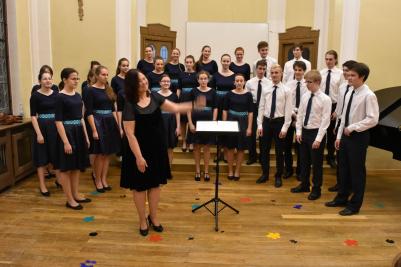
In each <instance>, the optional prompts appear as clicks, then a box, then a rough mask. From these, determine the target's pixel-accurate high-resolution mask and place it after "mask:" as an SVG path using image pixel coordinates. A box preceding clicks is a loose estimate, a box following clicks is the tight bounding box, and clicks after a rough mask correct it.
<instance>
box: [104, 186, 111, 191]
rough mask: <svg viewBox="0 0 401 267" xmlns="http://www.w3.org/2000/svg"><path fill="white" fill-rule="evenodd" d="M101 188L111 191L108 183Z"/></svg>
mask: <svg viewBox="0 0 401 267" xmlns="http://www.w3.org/2000/svg"><path fill="white" fill-rule="evenodd" d="M103 189H104V190H106V191H111V189H112V188H111V186H110V185H108V186H103Z"/></svg>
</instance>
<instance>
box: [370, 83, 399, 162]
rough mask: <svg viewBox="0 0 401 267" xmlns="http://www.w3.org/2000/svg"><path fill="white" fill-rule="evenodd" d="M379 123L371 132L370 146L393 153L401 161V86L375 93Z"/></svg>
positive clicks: (394, 157)
mask: <svg viewBox="0 0 401 267" xmlns="http://www.w3.org/2000/svg"><path fill="white" fill-rule="evenodd" d="M375 94H376V96H377V101H378V102H379V111H380V116H379V123H378V125H376V127H374V128H372V129H371V130H370V145H371V146H374V147H377V148H381V149H384V150H387V151H390V152H392V153H393V159H397V160H401V86H397V87H390V88H385V89H381V90H378V91H375Z"/></svg>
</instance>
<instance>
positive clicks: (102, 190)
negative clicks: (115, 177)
mask: <svg viewBox="0 0 401 267" xmlns="http://www.w3.org/2000/svg"><path fill="white" fill-rule="evenodd" d="M96 191H97V192H99V193H105V192H106V190H104V188H97V187H96Z"/></svg>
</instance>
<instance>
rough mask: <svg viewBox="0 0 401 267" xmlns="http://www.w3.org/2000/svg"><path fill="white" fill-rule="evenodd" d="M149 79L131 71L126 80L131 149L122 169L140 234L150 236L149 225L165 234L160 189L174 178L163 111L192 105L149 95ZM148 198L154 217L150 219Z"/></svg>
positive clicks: (126, 119)
mask: <svg viewBox="0 0 401 267" xmlns="http://www.w3.org/2000/svg"><path fill="white" fill-rule="evenodd" d="M148 88H149V83H148V80H147V79H146V77H145V76H144V75H143V74H142V73H141V72H138V71H137V70H129V71H128V73H127V76H126V80H125V93H126V102H125V105H124V112H123V124H124V131H125V133H126V135H127V139H128V146H124V148H123V150H124V152H123V160H122V166H121V182H120V185H121V187H124V188H129V189H131V190H133V197H134V202H135V205H136V208H137V211H138V216H139V224H140V226H139V232H140V234H141V235H143V236H146V235H147V234H148V230H149V229H148V224H147V221H149V225H151V226H152V227H153V229H154V230H155V231H158V232H162V231H163V227H162V226H161V224H160V222H159V221H158V217H157V208H158V203H159V199H160V185H162V184H166V183H167V179H168V178H170V177H171V172H170V165H169V161H168V155H167V144H166V143H165V138H164V135H165V130H164V126H163V119H162V110H163V111H168V112H172V113H177V112H180V113H184V112H187V111H189V110H191V109H192V104H190V103H183V104H176V103H172V102H170V101H169V100H166V99H164V98H163V97H162V96H161V95H160V94H158V93H149V89H148ZM146 196H147V197H148V201H149V211H150V215H149V216H148V218H146V206H145V204H146Z"/></svg>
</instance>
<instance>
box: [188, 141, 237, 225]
mask: <svg viewBox="0 0 401 267" xmlns="http://www.w3.org/2000/svg"><path fill="white" fill-rule="evenodd" d="M216 141H217V154H216V157H217V160H216V180H215V185H214V198H212V199H210V200H209V201H207V202H205V203H203V204H202V205H200V206H199V207H196V208H194V209H192V212H195V211H197V210H198V209H200V208H202V207H205V209H207V210H208V211H209V212H210V213H211V214H212V215H213V216H214V221H215V228H214V229H215V230H216V232H217V231H219V212H220V211H222V210H224V209H225V208H226V207H228V208H230V209H231V210H233V211H234V212H236V213H237V214H238V213H239V210H237V209H235V208H234V207H232V206H231V205H229V204H228V203H227V202H225V201H224V200H222V199H220V198H219V172H220V169H219V161H220V147H219V140H218V136H216ZM219 202H221V203H222V204H223V205H224V206H223V207H222V208H221V209H220V210H219V206H218V204H219ZM210 203H214V211H212V210H210V209H209V208H208V207H207V205H208V204H210Z"/></svg>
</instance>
